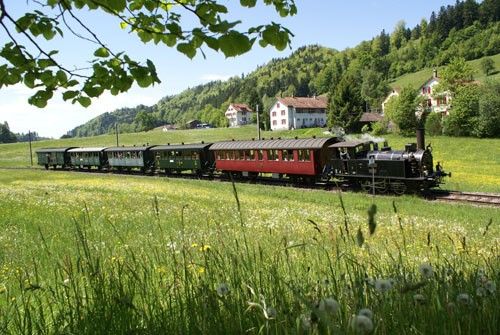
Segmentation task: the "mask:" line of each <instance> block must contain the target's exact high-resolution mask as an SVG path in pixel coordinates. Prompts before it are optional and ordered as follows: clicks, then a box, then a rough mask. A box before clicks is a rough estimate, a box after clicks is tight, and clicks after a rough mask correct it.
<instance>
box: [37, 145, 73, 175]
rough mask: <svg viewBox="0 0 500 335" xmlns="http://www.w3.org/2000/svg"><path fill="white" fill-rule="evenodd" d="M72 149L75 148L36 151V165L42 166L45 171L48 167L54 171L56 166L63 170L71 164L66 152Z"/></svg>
mask: <svg viewBox="0 0 500 335" xmlns="http://www.w3.org/2000/svg"><path fill="white" fill-rule="evenodd" d="M73 148H75V147H67V148H43V149H38V150H37V151H36V155H37V159H38V165H41V166H44V167H45V169H47V170H48V169H49V166H52V167H53V168H54V169H55V168H56V167H57V166H61V167H62V168H65V167H66V166H68V165H70V164H71V160H70V157H69V154H68V150H70V149H73Z"/></svg>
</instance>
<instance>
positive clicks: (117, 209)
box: [0, 169, 500, 334]
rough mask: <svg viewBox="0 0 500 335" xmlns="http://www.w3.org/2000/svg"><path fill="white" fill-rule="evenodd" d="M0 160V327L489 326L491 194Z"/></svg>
mask: <svg viewBox="0 0 500 335" xmlns="http://www.w3.org/2000/svg"><path fill="white" fill-rule="evenodd" d="M373 201H374V200H373V199H372V198H371V197H370V196H369V195H365V194H354V193H343V194H338V193H335V192H327V191H319V190H300V189H294V188H284V187H271V186H262V185H250V184H236V185H235V186H233V185H232V184H231V183H224V182H208V181H198V180H179V179H168V178H160V177H141V176H124V175H111V174H110V175H95V174H94V175H92V174H90V175H89V174H85V173H71V172H60V171H59V172H57V171H56V172H54V171H49V172H46V171H41V170H11V169H3V170H0V213H1V216H0V333H2V334H4V333H5V334H104V333H108V334H161V333H162V334H235V333H236V334H243V333H248V334H275V333H283V334H284V333H297V334H368V333H374V334H498V332H499V331H500V329H499V317H500V310H499V309H498V301H499V298H500V296H499V293H498V290H497V285H498V284H499V280H500V273H499V271H498V269H499V268H500V259H499V255H500V254H499V245H500V243H499V242H500V238H499V236H500V234H499V233H500V228H499V226H498V222H497V220H498V214H499V211H498V209H495V208H481V207H474V206H469V205H452V204H443V203H433V202H427V201H424V200H422V199H420V198H417V197H413V196H401V197H391V196H384V197H377V198H376V199H375V204H376V206H374V203H373Z"/></svg>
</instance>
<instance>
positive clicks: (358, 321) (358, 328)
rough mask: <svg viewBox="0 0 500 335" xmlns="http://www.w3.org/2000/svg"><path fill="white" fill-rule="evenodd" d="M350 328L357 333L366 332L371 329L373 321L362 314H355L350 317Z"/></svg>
mask: <svg viewBox="0 0 500 335" xmlns="http://www.w3.org/2000/svg"><path fill="white" fill-rule="evenodd" d="M351 328H352V330H354V331H355V332H356V333H357V334H368V333H370V332H371V331H372V330H373V322H372V320H371V319H370V318H368V317H366V316H364V315H356V316H354V317H353V318H352V321H351Z"/></svg>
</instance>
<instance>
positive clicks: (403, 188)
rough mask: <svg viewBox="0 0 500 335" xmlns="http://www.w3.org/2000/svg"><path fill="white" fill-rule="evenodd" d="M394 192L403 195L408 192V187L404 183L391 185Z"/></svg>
mask: <svg viewBox="0 0 500 335" xmlns="http://www.w3.org/2000/svg"><path fill="white" fill-rule="evenodd" d="M391 189H392V191H393V192H394V193H395V194H397V195H402V194H404V193H405V192H406V185H405V184H404V183H402V182H396V183H391Z"/></svg>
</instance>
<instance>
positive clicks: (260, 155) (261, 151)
mask: <svg viewBox="0 0 500 335" xmlns="http://www.w3.org/2000/svg"><path fill="white" fill-rule="evenodd" d="M257 157H258V159H259V161H261V160H264V151H263V150H258V151H257Z"/></svg>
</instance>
